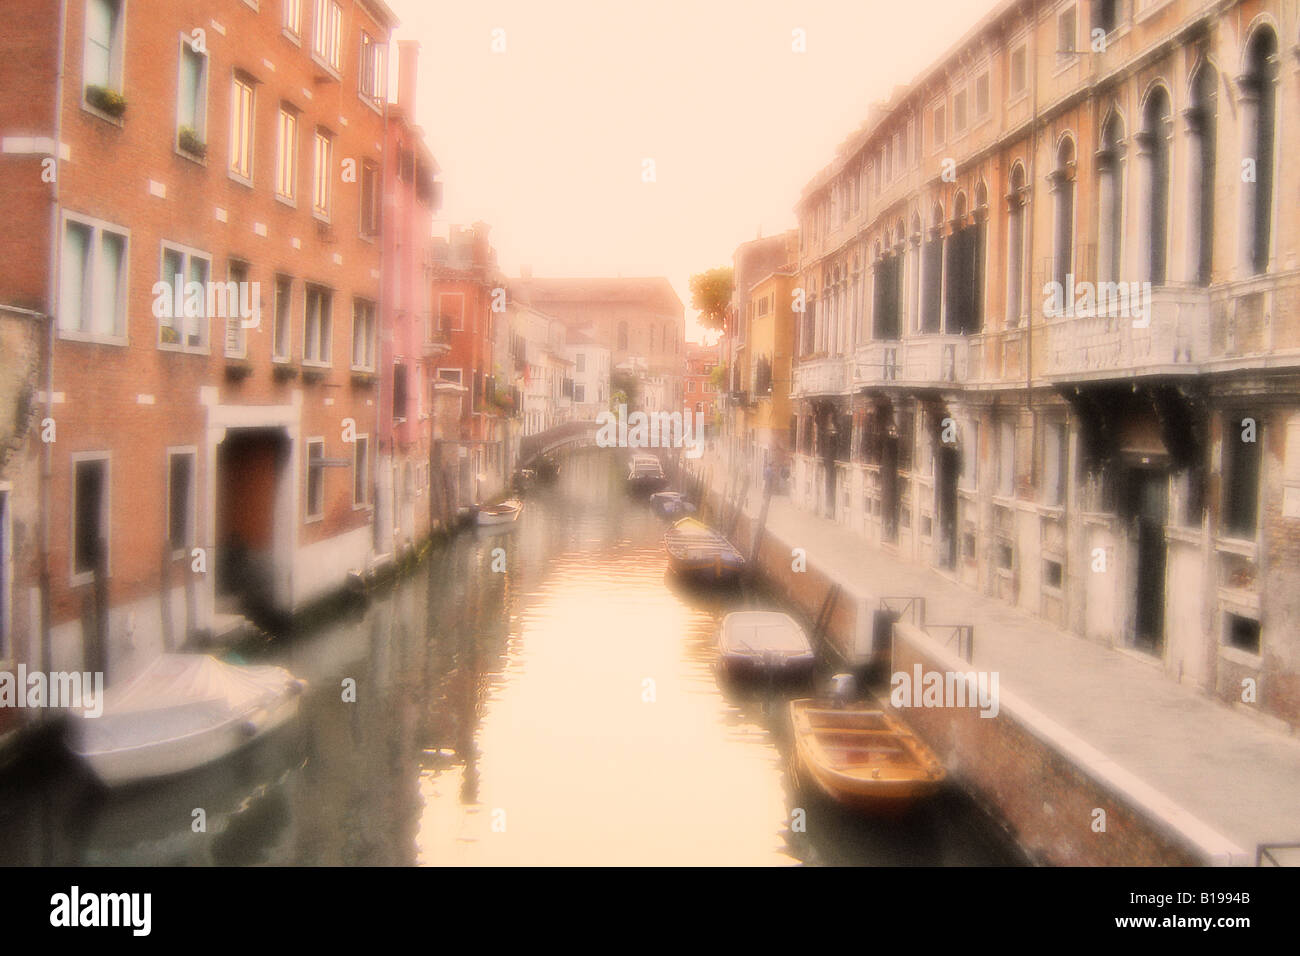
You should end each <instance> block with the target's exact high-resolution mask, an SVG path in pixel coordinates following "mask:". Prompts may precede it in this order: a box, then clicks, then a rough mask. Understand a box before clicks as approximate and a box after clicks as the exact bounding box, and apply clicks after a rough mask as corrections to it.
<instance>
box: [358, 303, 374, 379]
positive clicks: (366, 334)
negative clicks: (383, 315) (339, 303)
mask: <svg viewBox="0 0 1300 956" xmlns="http://www.w3.org/2000/svg"><path fill="white" fill-rule="evenodd" d="M352 367H353V368H355V369H364V370H365V371H369V372H373V371H374V369H375V304H374V303H373V302H367V301H366V300H365V299H354V300H353V301H352Z"/></svg>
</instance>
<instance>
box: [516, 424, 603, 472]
mask: <svg viewBox="0 0 1300 956" xmlns="http://www.w3.org/2000/svg"><path fill="white" fill-rule="evenodd" d="M599 428H600V426H599V425H598V424H597V423H596V422H594V421H593V422H565V423H564V424H562V425H556V426H555V427H553V428H548V429H546V430H545V431H540V432H538V433H537V434H535V435H525V436H524V437H523V438H521V439H519V467H520V468H529V467H531V466H532V464H533V462H535V461H536V460H537V459H538V458H540V457H541V456H543V455H549V454H550V453H551V452H553V451H558V450H559V449H561V448H567V447H584V446H586V447H592V446H594V445H595V444H596V432H597V430H598V429H599Z"/></svg>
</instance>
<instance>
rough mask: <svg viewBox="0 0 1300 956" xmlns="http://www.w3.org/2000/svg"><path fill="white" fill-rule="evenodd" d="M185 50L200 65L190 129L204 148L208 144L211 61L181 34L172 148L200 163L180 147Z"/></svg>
mask: <svg viewBox="0 0 1300 956" xmlns="http://www.w3.org/2000/svg"><path fill="white" fill-rule="evenodd" d="M186 50H189V51H190V52H191V53H193V54H194V55H195V56H197V57H199V58H200V61H201V63H202V67H201V68H200V72H199V80H198V89H197V91H196V94H197V95H196V97H195V101H194V126H193V127H192V129H193V130H194V135H195V136H197V137H198V139H199V142H201V143H203V145H204V146H205V147H206V146H207V143H208V71H209V67H210V66H211V59H210V58H209V57H208V54H207V51H206V50H204V51H202V52H200V51H198V50H195V49H194V42H193V38H192V37H191V36H190V35H189V34H186V33H182V34H181V35H180V41H179V45H178V48H177V54H176V58H177V60H176V139H175V143H174V146H175V149H176V152H178V153H180V154H181V155H182V156H184V157H185V158H186V159H196V160H198V161H200V162H201V161H202V158H201V157H199V156H198V155H197V154H194V153H191V152H190V151H189V150H187V149H184V148H183V147H182V146H181V128H182V126H183V124H182V123H181V69H182V68H183V67H184V65H185V52H186Z"/></svg>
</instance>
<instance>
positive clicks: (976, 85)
mask: <svg viewBox="0 0 1300 956" xmlns="http://www.w3.org/2000/svg"><path fill="white" fill-rule="evenodd" d="M981 80H983V81H984V109H983V110H981V109H980V97H979V90H980V81H981ZM970 89H971V107H972V110H971V123H970V125H971V126H975V125H978V124H979V123H981V122H983V121H984V120H986V119H988V118H989V117H990V116H991V115H993V76H992V73H991V71H990V70H989V68H988V67H987V66H983V67H980V68H979V69H978V70H977V71H976V73H975V78H974V79H973V80H971V84H970Z"/></svg>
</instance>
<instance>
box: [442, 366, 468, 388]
mask: <svg viewBox="0 0 1300 956" xmlns="http://www.w3.org/2000/svg"><path fill="white" fill-rule="evenodd" d="M438 381H440V382H452V383H453V384H456V385H460V384H463V381H464V373H463V372H462V371H461V370H460V369H458V368H440V369H438Z"/></svg>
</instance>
